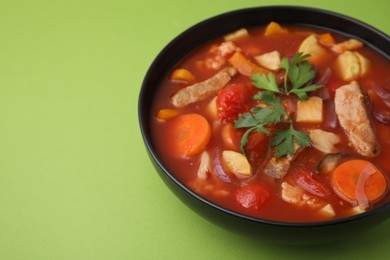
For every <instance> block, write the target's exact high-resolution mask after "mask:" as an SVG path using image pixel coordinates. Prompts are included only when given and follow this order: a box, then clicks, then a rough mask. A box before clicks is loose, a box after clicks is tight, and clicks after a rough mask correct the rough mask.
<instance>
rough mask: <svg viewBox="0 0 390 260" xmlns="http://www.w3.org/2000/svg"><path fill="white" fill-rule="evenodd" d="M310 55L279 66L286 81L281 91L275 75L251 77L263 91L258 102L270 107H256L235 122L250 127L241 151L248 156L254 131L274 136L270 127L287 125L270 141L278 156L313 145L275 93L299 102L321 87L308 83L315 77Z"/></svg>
mask: <svg viewBox="0 0 390 260" xmlns="http://www.w3.org/2000/svg"><path fill="white" fill-rule="evenodd" d="M309 56H310V55H308V54H306V55H304V54H302V53H298V54H296V55H295V56H294V57H293V58H292V59H291V61H289V60H288V58H286V57H284V58H283V59H282V61H281V63H280V65H279V67H280V68H282V69H284V71H285V73H284V82H283V86H282V87H281V88H280V87H279V85H278V84H277V82H276V79H275V76H274V75H273V74H272V73H268V74H267V75H265V74H262V75H259V74H252V75H251V79H252V80H253V83H252V84H253V85H254V86H255V87H257V88H259V89H261V90H263V91H261V92H258V93H257V94H255V95H254V96H253V98H254V99H255V100H259V101H261V102H262V103H264V104H266V105H268V107H254V108H252V109H251V110H250V112H247V113H243V114H242V116H241V117H240V118H238V119H237V121H236V123H235V128H248V130H247V131H246V132H245V134H244V135H243V137H242V138H241V144H240V147H241V150H242V151H243V153H244V154H245V150H244V147H245V144H246V143H247V142H248V136H249V134H250V133H251V132H253V131H256V132H263V133H265V134H267V135H271V132H270V131H269V130H268V129H267V128H266V126H267V125H268V124H277V123H284V124H286V125H287V127H286V129H283V130H277V131H275V132H274V136H273V137H272V138H271V141H270V145H271V146H273V147H275V156H276V157H281V156H284V155H287V154H293V153H294V152H295V147H294V142H295V143H296V144H297V145H298V146H301V147H306V146H310V138H309V136H308V135H307V134H305V133H302V132H300V131H297V130H295V129H294V126H293V121H292V119H291V117H290V115H289V113H288V112H287V111H286V110H285V108H284V107H283V105H282V103H281V101H280V98H279V97H278V96H276V94H281V95H290V94H295V95H296V96H297V97H298V98H299V99H301V100H305V99H308V92H311V91H314V90H316V89H318V88H320V87H322V86H321V85H318V84H308V82H309V81H310V80H312V79H313V78H314V76H315V71H314V70H313V69H312V65H311V64H310V63H309V62H308V61H307V60H306V59H307V58H308V57H309Z"/></svg>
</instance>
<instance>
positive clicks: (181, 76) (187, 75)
mask: <svg viewBox="0 0 390 260" xmlns="http://www.w3.org/2000/svg"><path fill="white" fill-rule="evenodd" d="M171 80H178V81H186V82H188V83H191V82H193V81H195V76H194V75H193V74H192V73H191V71H189V70H187V69H183V68H180V69H175V70H174V71H173V72H172V75H171Z"/></svg>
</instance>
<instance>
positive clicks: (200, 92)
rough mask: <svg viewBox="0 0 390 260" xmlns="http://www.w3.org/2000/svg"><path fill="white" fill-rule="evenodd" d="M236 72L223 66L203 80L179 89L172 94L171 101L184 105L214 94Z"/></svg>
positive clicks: (176, 104) (177, 104) (180, 105)
mask: <svg viewBox="0 0 390 260" xmlns="http://www.w3.org/2000/svg"><path fill="white" fill-rule="evenodd" d="M236 73H237V70H236V69H234V68H225V69H223V70H221V71H220V72H218V73H217V74H215V75H214V76H213V77H211V78H209V79H207V80H205V81H202V82H199V83H195V84H194V85H191V86H188V87H186V88H183V89H181V90H179V91H178V92H177V93H176V94H175V95H173V97H172V103H173V104H174V105H175V106H176V107H184V106H187V105H189V104H192V103H195V102H198V101H201V100H204V99H206V98H208V97H210V96H212V95H215V94H216V93H217V92H218V90H220V89H221V88H223V87H224V86H225V85H226V84H227V83H228V82H229V81H230V80H231V78H232V77H233V76H234V75H236Z"/></svg>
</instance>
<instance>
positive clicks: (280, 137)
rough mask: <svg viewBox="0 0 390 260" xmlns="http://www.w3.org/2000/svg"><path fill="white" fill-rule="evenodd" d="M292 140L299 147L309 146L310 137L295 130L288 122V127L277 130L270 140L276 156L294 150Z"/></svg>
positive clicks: (291, 152) (290, 152)
mask: <svg viewBox="0 0 390 260" xmlns="http://www.w3.org/2000/svg"><path fill="white" fill-rule="evenodd" d="M294 140H295V141H296V143H297V145H299V146H301V147H307V146H310V138H309V136H308V135H307V134H305V133H302V132H299V131H297V130H295V129H294V128H293V126H292V124H290V128H288V129H285V130H277V131H276V132H275V135H274V137H273V138H272V139H271V141H270V145H271V146H274V147H275V155H276V157H280V156H284V155H287V154H293V153H294V152H295V148H294Z"/></svg>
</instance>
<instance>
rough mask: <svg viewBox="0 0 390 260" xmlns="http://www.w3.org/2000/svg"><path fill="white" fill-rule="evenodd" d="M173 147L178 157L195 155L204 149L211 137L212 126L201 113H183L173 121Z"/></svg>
mask: <svg viewBox="0 0 390 260" xmlns="http://www.w3.org/2000/svg"><path fill="white" fill-rule="evenodd" d="M171 122H172V131H170V138H171V140H172V149H173V151H174V154H175V155H177V156H178V157H182V158H186V157H194V156H196V155H199V154H200V153H202V152H203V151H204V149H205V148H206V146H207V145H208V143H209V142H210V139H211V126H210V124H209V122H208V121H207V119H206V118H205V117H203V116H201V115H199V114H183V115H179V116H177V117H176V118H174V119H173V120H172V121H171Z"/></svg>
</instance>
